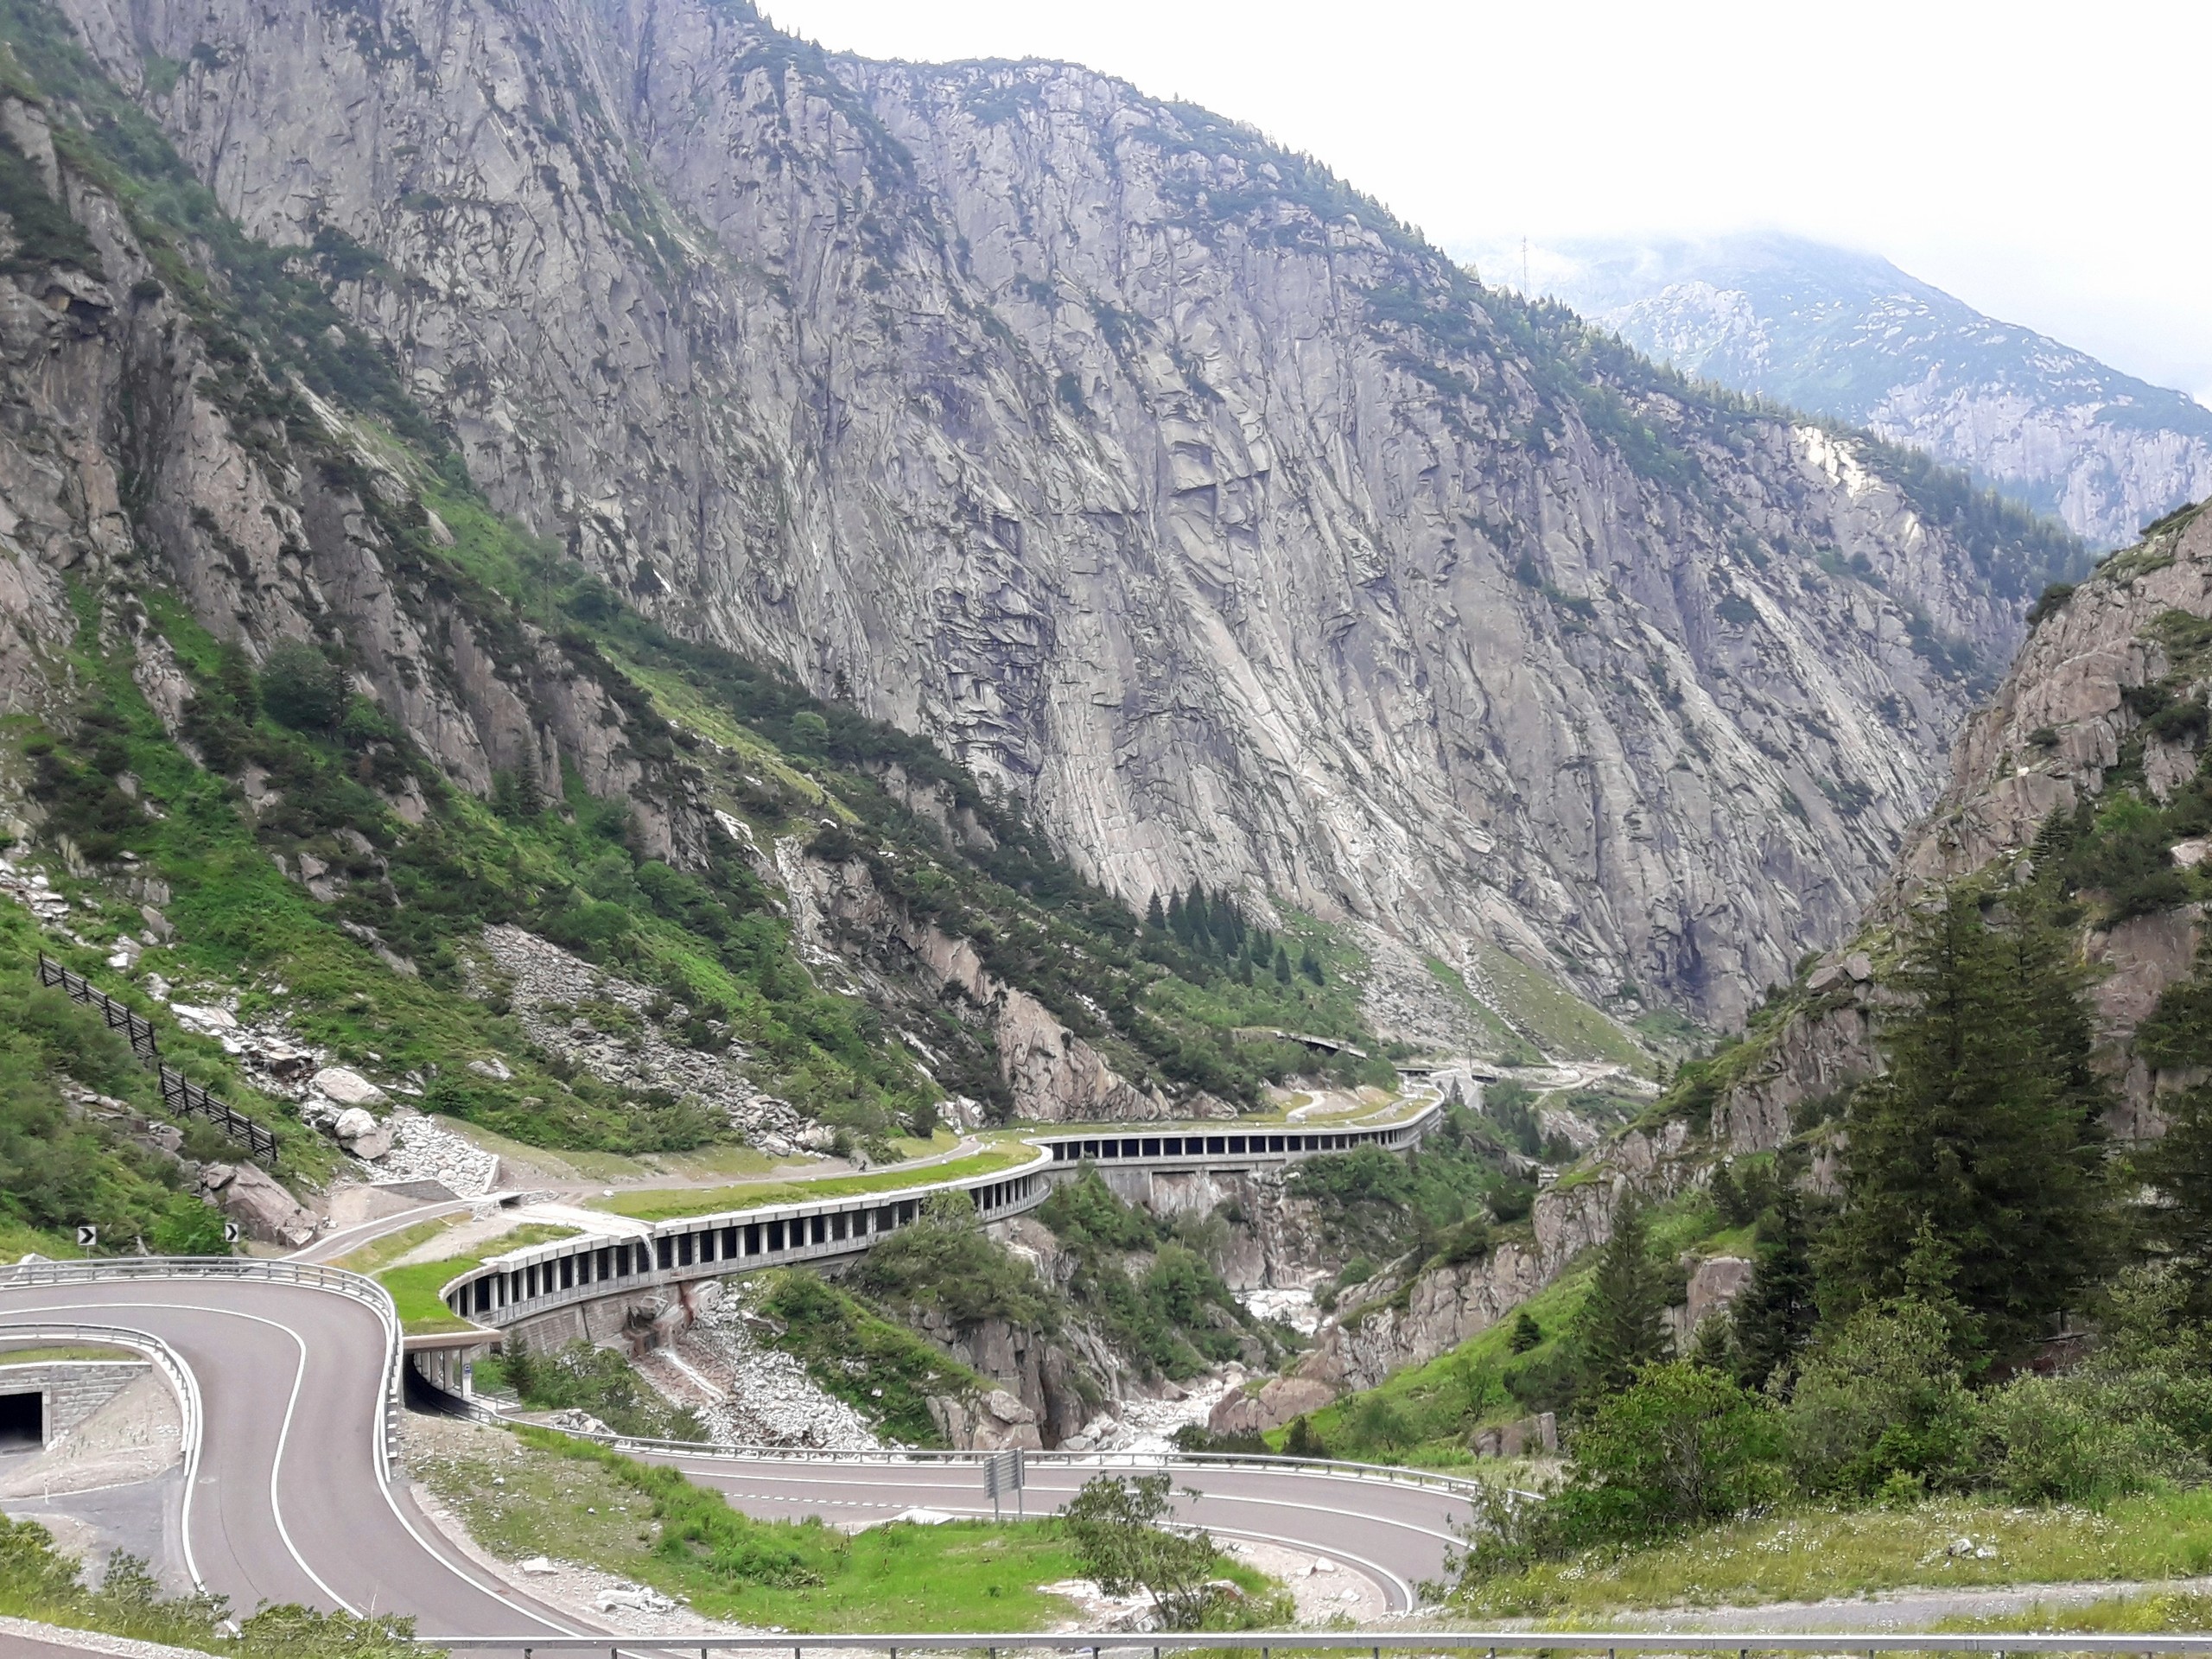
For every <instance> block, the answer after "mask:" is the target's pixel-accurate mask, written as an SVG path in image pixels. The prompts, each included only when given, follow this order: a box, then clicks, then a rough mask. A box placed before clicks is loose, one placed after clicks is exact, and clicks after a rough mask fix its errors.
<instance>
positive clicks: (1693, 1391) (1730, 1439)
mask: <svg viewBox="0 0 2212 1659" xmlns="http://www.w3.org/2000/svg"><path fill="white" fill-rule="evenodd" d="M1780 1445H1781V1441H1780V1436H1779V1434H1778V1433H1777V1422H1776V1413H1775V1409H1774V1408H1773V1406H1772V1404H1771V1403H1770V1402H1768V1401H1767V1400H1766V1399H1765V1398H1764V1396H1762V1395H1756V1394H1753V1393H1751V1392H1750V1391H1749V1390H1748V1389H1743V1388H1740V1387H1738V1385H1737V1384H1736V1383H1734V1382H1732V1380H1730V1379H1729V1378H1728V1377H1726V1376H1722V1375H1721V1374H1720V1373H1719V1372H1718V1371H1715V1370H1709V1369H1707V1367H1705V1366H1703V1365H1698V1364H1694V1363H1688V1362H1686V1361H1681V1360H1674V1361H1668V1362H1665V1363H1659V1364H1653V1365H1647V1366H1645V1367H1644V1368H1643V1370H1640V1371H1638V1372H1637V1376H1636V1378H1635V1380H1634V1381H1633V1382H1632V1383H1630V1384H1629V1385H1628V1387H1626V1388H1625V1389H1622V1390H1620V1391H1619V1392H1618V1394H1615V1395H1611V1396H1609V1397H1608V1398H1606V1399H1605V1400H1604V1401H1603V1402H1600V1403H1599V1406H1598V1407H1597V1408H1596V1409H1595V1410H1594V1411H1593V1412H1592V1414H1591V1415H1590V1417H1589V1419H1588V1421H1586V1422H1585V1423H1584V1424H1583V1426H1582V1427H1580V1429H1578V1430H1577V1431H1576V1433H1575V1435H1574V1441H1573V1448H1572V1449H1573V1457H1574V1476H1573V1484H1571V1485H1570V1486H1569V1487H1568V1488H1567V1491H1564V1492H1562V1493H1561V1494H1560V1496H1559V1497H1557V1498H1556V1499H1555V1500H1554V1503H1555V1505H1556V1506H1557V1508H1558V1511H1559V1523H1560V1529H1561V1533H1562V1541H1564V1542H1566V1543H1567V1544H1569V1545H1571V1546H1580V1545H1583V1544H1590V1543H1613V1542H1620V1543H1636V1542H1642V1541H1647V1540H1649V1539H1654V1538H1658V1537H1662V1536H1664V1535H1667V1534H1669V1533H1671V1532H1675V1531H1678V1530H1680V1529H1682V1528H1685V1527H1690V1526H1695V1525H1698V1524H1700V1523H1701V1522H1707V1521H1714V1520H1719V1519H1720V1518H1722V1517H1723V1516H1731V1515H1734V1514H1736V1513H1738V1511H1740V1510H1745V1509H1748V1508H1750V1507H1751V1505H1752V1504H1754V1503H1758V1502H1760V1501H1761V1500H1762V1499H1764V1498H1766V1497H1770V1496H1772V1495H1773V1493H1774V1492H1775V1491H1776V1490H1777V1485H1778V1476H1779V1473H1780V1469H1779V1465H1778V1463H1777V1453H1778V1452H1779V1450H1780Z"/></svg>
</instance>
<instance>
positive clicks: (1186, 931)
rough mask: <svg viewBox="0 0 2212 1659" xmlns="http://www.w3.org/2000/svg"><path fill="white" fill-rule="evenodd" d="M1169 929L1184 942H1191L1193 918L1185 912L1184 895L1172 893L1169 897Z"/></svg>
mask: <svg viewBox="0 0 2212 1659" xmlns="http://www.w3.org/2000/svg"><path fill="white" fill-rule="evenodd" d="M1167 931H1169V932H1170V933H1173V935H1174V936H1175V937H1176V938H1177V939H1178V940H1179V941H1180V942H1181V943H1182V944H1190V942H1191V918H1189V917H1188V916H1186V915H1185V914H1184V913H1183V895H1182V894H1181V893H1171V894H1170V895H1169V896H1168V899H1167Z"/></svg>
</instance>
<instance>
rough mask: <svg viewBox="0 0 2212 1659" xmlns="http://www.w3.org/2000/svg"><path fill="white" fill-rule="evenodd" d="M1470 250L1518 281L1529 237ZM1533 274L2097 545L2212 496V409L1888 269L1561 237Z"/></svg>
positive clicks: (1804, 256) (1664, 354)
mask: <svg viewBox="0 0 2212 1659" xmlns="http://www.w3.org/2000/svg"><path fill="white" fill-rule="evenodd" d="M1459 251H1461V252H1462V253H1464V254H1466V255H1468V256H1470V257H1472V258H1473V259H1474V260H1475V263H1476V264H1477V266H1478V269H1479V270H1480V272H1481V274H1482V276H1483V277H1484V279H1485V280H1487V281H1490V282H1491V283H1498V284H1500V285H1503V286H1507V287H1512V288H1520V287H1522V275H1523V272H1522V248H1521V245H1520V244H1519V243H1518V242H1515V243H1513V244H1511V245H1505V244H1496V245H1489V246H1477V247H1474V248H1470V249H1463V250H1459ZM1527 276H1528V285H1529V286H1530V287H1531V288H1533V289H1535V291H1536V292H1537V293H1539V294H1548V295H1551V296H1554V297H1556V298H1558V299H1561V300H1564V301H1566V302H1567V303H1568V304H1570V305H1572V306H1573V307H1574V308H1576V309H1577V310H1579V311H1580V312H1581V313H1583V315H1586V316H1587V317H1590V318H1591V319H1592V320H1593V321H1600V322H1603V323H1605V325H1606V326H1608V327H1611V328H1614V329H1617V330H1618V332H1619V334H1620V335H1621V337H1622V338H1623V339H1624V340H1627V341H1628V342H1629V343H1630V345H1632V346H1636V347H1637V349H1638V350H1640V351H1643V352H1645V353H1649V354H1650V355H1651V356H1653V357H1656V358H1658V359H1661V360H1662V361H1664V362H1668V363H1671V364H1673V365H1675V367H1677V368H1679V369H1681V371H1683V372H1685V373H1688V374H1695V375H1700V376H1703V377H1704V378H1707V379H1710V380H1717V381H1719V382H1720V383H1721V384H1723V385H1731V386H1735V387H1738V388H1739V389H1740V390H1743V391H1756V392H1760V393H1764V395H1765V396H1767V397H1772V398H1775V399H1777V400H1778V401H1780V402H1782V403H1785V404H1791V405H1793V406H1795V407H1797V408H1800V409H1804V410H1810V411H1812V412H1814V413H1816V414H1821V415H1826V416H1832V417H1834V418H1837V419H1841V420H1847V421H1852V422H1855V423H1858V424H1859V425H1862V426H1865V427H1867V428H1870V429H1872V430H1873V431H1875V432H1877V433H1879V434H1880V435H1882V436H1884V437H1885V438H1890V439H1891V440H1894V441H1895V442H1900V443H1910V444H1913V445H1916V446H1917V447H1919V448H1923V449H1925V450H1927V451H1928V452H1929V454H1933V455H1935V456H1936V457H1937V458H1939V459H1941V460H1943V461H1949V462H1951V463H1952V464H1953V465H1955V466H1961V467H1967V469H1969V470H1970V471H1972V472H1974V473H1975V474H1979V475H1980V477H1982V478H1983V479H1985V480H1987V481H1989V482H1990V483H1992V484H1994V485H1996V486H1998V487H1999V488H2000V489H2002V490H2004V491H2005V493H2007V494H2009V495H2012V496H2013V497H2014V498H2015V499H2018V500H2020V501H2022V502H2024V503H2025V504H2026V505H2030V506H2032V507H2035V508H2037V509H2038V510H2040V511H2043V512H2050V513H2053V514H2055V515H2056V516H2057V517H2058V518H2063V519H2064V520H2065V522H2066V523H2067V524H2069V525H2070V526H2071V527H2072V528H2073V529H2074V530H2075V531H2076V532H2077V533H2078V534H2080V535H2081V536H2082V537H2084V538H2085V539H2087V540H2088V541H2090V542H2092V543H2095V544H2096V545H2098V546H2100V547H2114V546H2118V545H2120V544H2121V543H2126V542H2132V541H2133V540H2134V539H2135V537H2136V534H2137V531H2138V530H2139V527H2140V526H2141V525H2143V524H2145V523H2147V522H2148V521H2149V520H2151V519H2153V518H2158V517H2159V516H2160V515H2161V514H2163V513H2164V512H2167V511H2169V510H2170V509H2171V508H2172V507H2174V506H2177V505H2179V504H2181V503H2182V502H2184V501H2194V500H2199V499H2202V498H2203V497H2205V496H2207V495H2212V410H2207V409H2205V408H2204V406H2203V405H2202V404H2198V403H2196V401H2195V400H2194V399H2192V398H2190V397H2186V396H2184V395H2183V393H2181V392H2178V391H2167V390H2166V389H2164V387H2160V386H2154V385H2150V384H2149V383H2147V382H2145V381H2142V380H2138V379H2136V378H2134V377H2133V376H2132V375H2126V374H2122V373H2121V372H2120V371H2119V370H2117V369H2113V368H2111V367H2108V366H2107V365H2105V364H2102V363H2100V362H2099V361H2097V359H2094V358H2093V357H2090V356H2088V355H2087V354H2086V353H2082V352H2077V351H2075V350H2074V349H2073V348H2072V347H2070V346H2062V345H2060V344H2059V343H2058V342H2057V341H2056V340H2051V339H2049V338H2047V337H2046V336H2044V335H2042V334H2037V333H2035V332H2034V331H2033V330H2032V329H2028V328H2023V327H2017V326H2015V325H2014V324H2012V323H2005V322H1999V321H1996V320H1995V319H1994V318H1993V317H1987V316H1984V315H1982V314H1981V313H1980V312H1979V311H1976V310H1975V309H1974V308H1973V307H1972V306H1969V305H1967V304H1966V303H1965V302H1962V301H1960V300H1956V299H1954V298H1952V297H1951V296H1949V295H1948V294H1946V293H1944V292H1943V291H1942V289H1935V288H1930V287H1929V285H1928V284H1927V283H1923V282H1917V281H1916V280H1915V279H1914V278H1912V277H1909V276H1907V275H1906V274H1905V273H1904V271H1902V270H1898V269H1897V267H1896V266H1895V265H1893V264H1890V262H1889V261H1888V260H1886V259H1879V258H1876V257H1872V255H1868V254H1863V253H1853V252H1851V251H1847V250H1846V249H1842V248H1834V247H1827V246H1824V245H1821V244H1820V243H1817V242H1807V241H1802V240H1801V239H1799V238H1795V237H1787V236H1778V235H1772V234H1766V235H1749V236H1735V237H1726V238H1719V239H1715V240H1712V241H1705V242H1665V243H1656V244H1651V245H1638V244H1634V243H1625V242H1564V243H1557V244H1554V245H1549V246H1546V247H1541V248H1537V247H1531V248H1530V249H1529V251H1528V258H1527Z"/></svg>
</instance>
